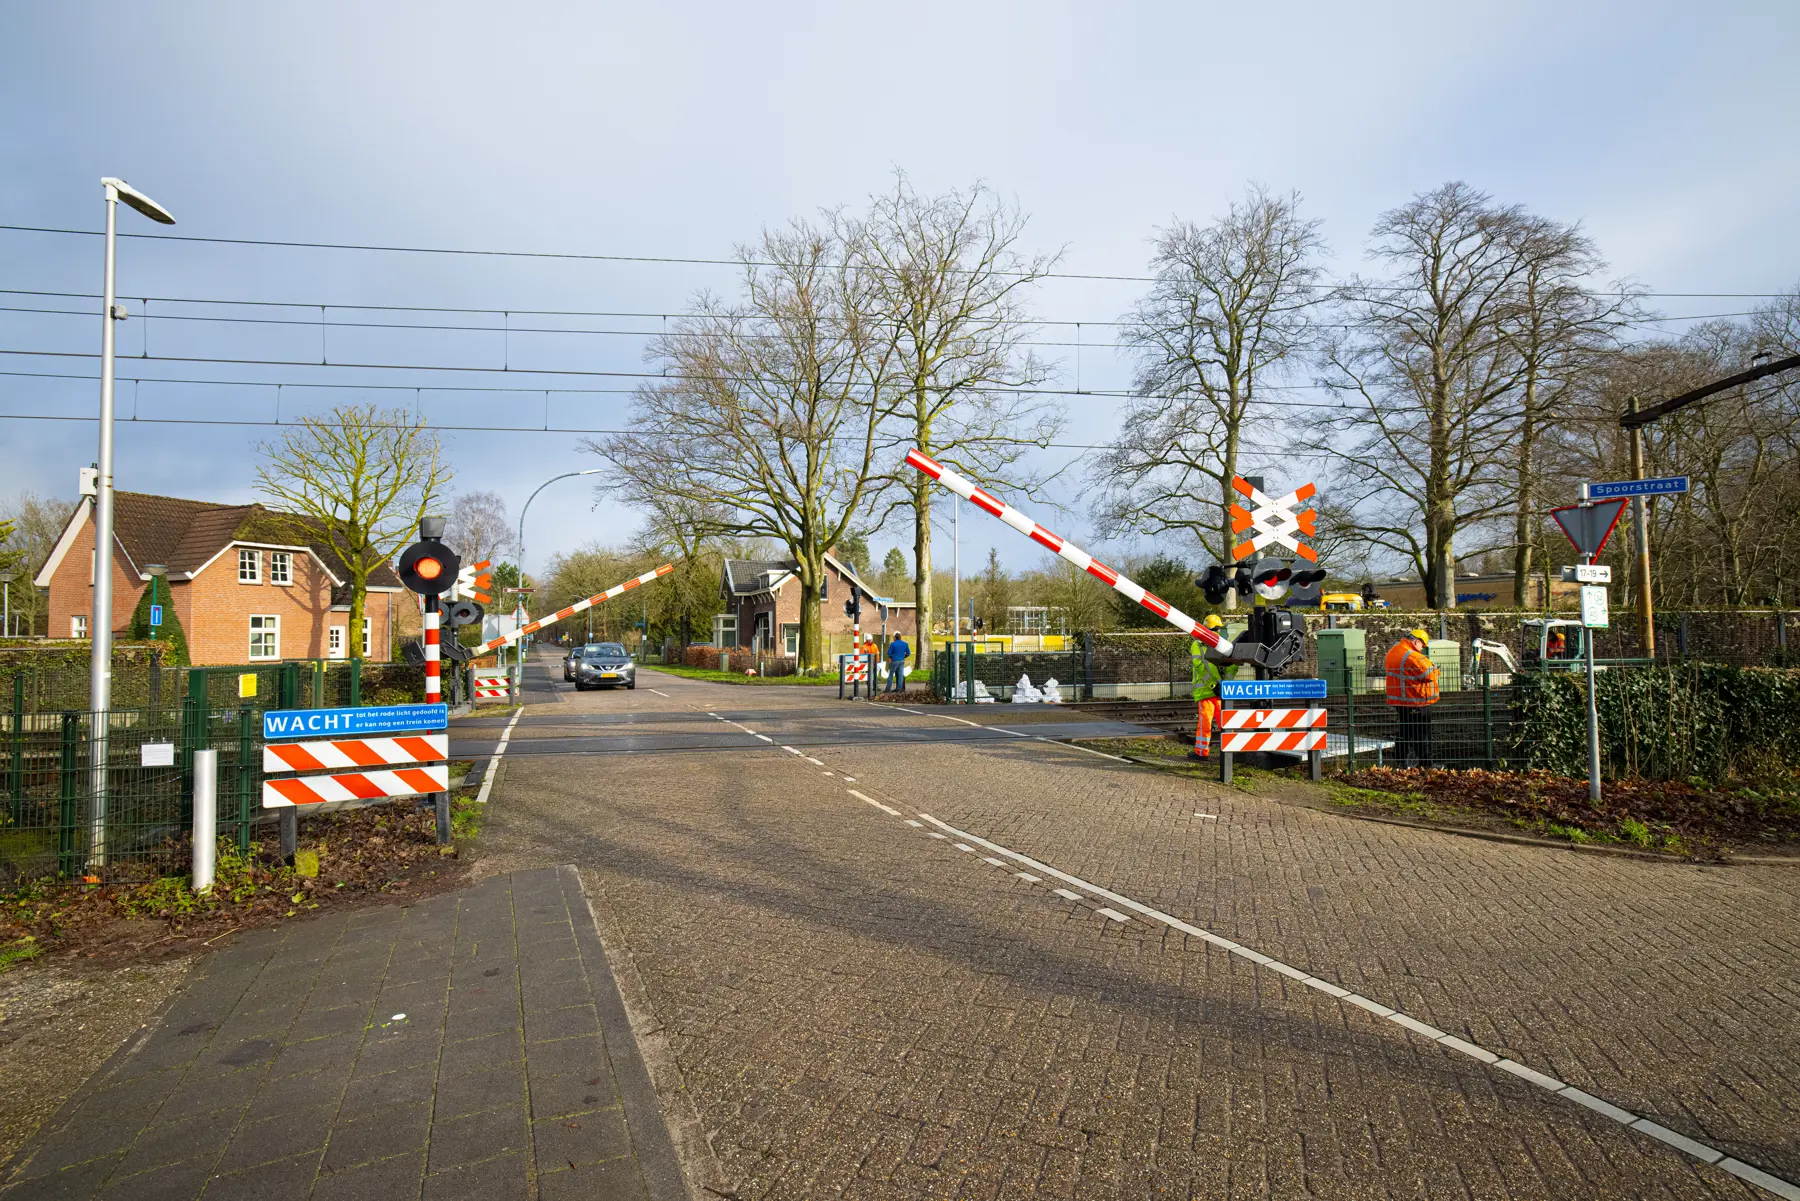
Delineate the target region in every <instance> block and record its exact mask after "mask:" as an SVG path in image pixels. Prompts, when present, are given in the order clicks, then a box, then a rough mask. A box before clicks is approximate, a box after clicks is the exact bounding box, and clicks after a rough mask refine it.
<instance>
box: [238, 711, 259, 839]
mask: <svg viewBox="0 0 1800 1201" xmlns="http://www.w3.org/2000/svg"><path fill="white" fill-rule="evenodd" d="M255 755H256V711H255V710H254V709H248V708H245V709H239V710H238V769H237V792H238V828H237V844H238V854H240V855H248V854H249V853H250V828H251V825H252V823H253V821H254V819H255V816H256V809H255V805H256V789H255V780H256V767H257V765H256V760H255V757H254V756H255Z"/></svg>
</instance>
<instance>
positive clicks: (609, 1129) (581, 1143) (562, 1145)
mask: <svg viewBox="0 0 1800 1201" xmlns="http://www.w3.org/2000/svg"><path fill="white" fill-rule="evenodd" d="M531 1139H532V1145H533V1146H534V1147H535V1148H536V1149H537V1162H538V1170H539V1171H546V1170H549V1169H551V1168H560V1167H562V1166H564V1165H567V1166H568V1167H571V1168H576V1167H580V1166H581V1165H583V1164H591V1163H599V1162H601V1161H602V1160H607V1159H617V1158H618V1157H619V1156H621V1155H625V1154H628V1153H629V1152H630V1150H631V1139H630V1136H629V1135H628V1134H627V1133H626V1129H625V1112H624V1110H622V1109H618V1108H612V1109H599V1110H594V1111H592V1112H589V1113H579V1114H568V1115H565V1116H562V1117H554V1118H539V1119H538V1120H537V1121H535V1122H533V1123H532V1124H531Z"/></svg>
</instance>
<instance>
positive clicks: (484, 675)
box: [470, 670, 512, 701]
mask: <svg viewBox="0 0 1800 1201" xmlns="http://www.w3.org/2000/svg"><path fill="white" fill-rule="evenodd" d="M470 687H471V689H472V690H473V691H474V693H475V699H476V700H478V701H503V700H507V699H509V698H510V697H511V696H512V676H510V675H508V674H507V673H506V672H503V671H491V670H490V671H478V672H476V673H475V680H474V683H473V684H471V685H470Z"/></svg>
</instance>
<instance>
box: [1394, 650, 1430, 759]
mask: <svg viewBox="0 0 1800 1201" xmlns="http://www.w3.org/2000/svg"><path fill="white" fill-rule="evenodd" d="M1428 637H1429V635H1427V634H1426V633H1425V631H1424V630H1409V631H1407V634H1406V637H1404V638H1402V639H1401V640H1400V641H1398V642H1396V643H1394V645H1393V646H1391V647H1389V648H1388V653H1387V662H1386V664H1385V670H1386V673H1387V703H1388V704H1390V705H1392V706H1393V707H1394V709H1395V710H1396V712H1397V716H1398V717H1399V719H1400V737H1399V739H1398V740H1397V745H1396V746H1395V748H1394V758H1395V759H1396V760H1398V761H1399V763H1400V765H1401V766H1402V767H1409V766H1413V763H1414V761H1416V763H1417V766H1419V767H1430V766H1431V706H1433V705H1435V704H1437V701H1438V669H1437V664H1435V663H1433V662H1432V661H1431V658H1430V656H1429V655H1427V654H1426V653H1425V644H1426V640H1427V638H1428Z"/></svg>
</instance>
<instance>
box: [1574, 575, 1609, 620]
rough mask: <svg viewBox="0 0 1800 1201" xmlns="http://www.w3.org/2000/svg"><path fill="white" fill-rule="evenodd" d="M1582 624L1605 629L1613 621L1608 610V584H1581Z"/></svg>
mask: <svg viewBox="0 0 1800 1201" xmlns="http://www.w3.org/2000/svg"><path fill="white" fill-rule="evenodd" d="M1581 624H1582V625H1584V626H1586V627H1587V628H1588V629H1590V630H1604V629H1606V628H1607V627H1608V626H1610V625H1611V624H1612V623H1611V621H1610V620H1608V615H1607V611H1606V585H1605V584H1583V585H1582V586H1581Z"/></svg>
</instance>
